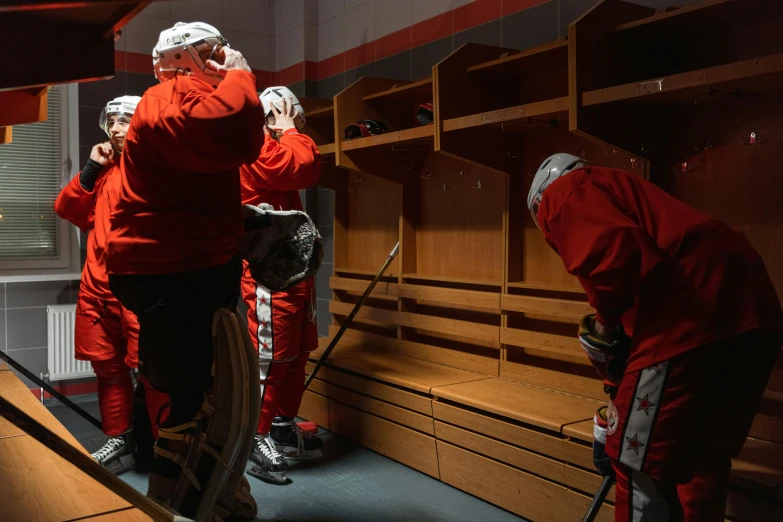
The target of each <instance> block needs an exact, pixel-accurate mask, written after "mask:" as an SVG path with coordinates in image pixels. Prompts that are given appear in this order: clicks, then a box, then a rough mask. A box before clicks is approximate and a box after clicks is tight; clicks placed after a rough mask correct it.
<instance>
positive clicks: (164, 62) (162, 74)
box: [152, 22, 231, 87]
mask: <svg viewBox="0 0 783 522" xmlns="http://www.w3.org/2000/svg"><path fill="white" fill-rule="evenodd" d="M221 46H226V47H231V46H230V45H229V44H228V41H226V39H225V38H223V35H221V34H220V31H218V30H217V29H215V28H214V27H212V26H211V25H209V24H205V23H203V22H191V23H187V24H186V23H183V22H177V23H176V24H175V25H174V27H172V28H171V29H166V30H165V31H162V32H161V33H160V37H159V38H158V43H157V45H155V48H154V49H153V50H152V66H153V68H154V70H155V77H156V78H157V79H158V80H159V81H161V82H164V81H166V80H170V79H172V78H174V77H175V76H179V75H183V76H193V77H195V78H198V79H199V80H202V81H204V82H206V83H208V84H209V85H211V86H212V87H217V84H218V83H220V82H221V81H222V80H223V77H222V76H220V75H219V74H218V73H216V72H215V71H213V70H211V69H209V68H208V67H207V60H210V59H214V56H215V54H216V51H217V50H218V49H219V48H220V47H221Z"/></svg>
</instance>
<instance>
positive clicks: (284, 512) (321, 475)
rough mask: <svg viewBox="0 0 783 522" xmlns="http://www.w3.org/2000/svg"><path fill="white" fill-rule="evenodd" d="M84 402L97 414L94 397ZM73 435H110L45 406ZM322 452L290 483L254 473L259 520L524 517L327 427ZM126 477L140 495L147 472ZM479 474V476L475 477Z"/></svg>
mask: <svg viewBox="0 0 783 522" xmlns="http://www.w3.org/2000/svg"><path fill="white" fill-rule="evenodd" d="M78 403H79V405H80V406H81V407H83V408H84V409H85V410H87V411H88V412H90V413H91V414H93V415H95V416H96V417H98V416H99V412H98V403H97V400H96V399H95V397H94V396H93V397H82V398H80V399H79V400H78ZM47 406H48V407H49V409H50V410H51V411H52V413H54V415H55V416H56V417H57V418H58V419H59V420H60V422H62V423H63V425H65V427H66V428H67V429H68V430H69V431H70V432H71V433H73V435H74V437H76V439H78V440H79V442H81V443H82V445H84V447H85V448H87V450H88V451H94V450H95V449H97V448H98V447H100V445H101V444H103V442H104V440H105V436H103V434H102V433H101V432H100V431H98V430H97V429H96V428H95V427H94V426H93V425H92V424H90V423H88V422H87V421H86V420H84V419H82V418H81V417H79V416H78V415H76V414H75V413H74V412H72V411H71V410H70V409H68V408H66V407H65V406H62V405H59V404H56V403H54V402H53V403H52V404H47ZM321 436H322V437H323V439H324V457H323V459H321V460H319V461H317V462H300V463H292V466H291V470H290V471H289V472H288V477H289V478H290V482H289V483H288V484H287V485H284V486H273V485H269V484H266V483H264V482H261V481H259V480H257V479H255V478H253V477H248V479H249V480H250V486H251V488H252V490H253V495H254V496H255V498H256V501H257V503H258V508H259V512H258V517H257V519H256V520H262V521H270V522H271V521H274V522H283V521H285V522H295V521H310V520H313V521H315V520H317V521H319V522H337V521H340V522H352V521H368V520H372V521H373V522H375V521H379V522H382V521H398V520H406V521H416V522H441V521H442V522H446V521H449V522H451V521H454V522H460V521H471V522H475V521H480V522H484V521H491V522H511V521H519V520H521V519H520V518H518V517H516V516H515V515H512V514H511V513H508V512H507V511H504V510H502V509H499V508H497V507H495V506H493V505H491V504H488V503H486V502H484V501H483V500H480V499H478V498H475V497H472V496H470V495H468V494H466V493H463V492H462V491H459V490H457V489H455V488H452V487H450V486H447V485H446V484H443V483H442V482H439V481H437V480H435V479H433V478H430V477H428V476H427V475H424V474H422V473H419V472H418V471H415V470H413V469H411V468H408V467H406V466H403V465H402V464H399V463H397V462H395V461H393V460H390V459H387V458H386V457H383V456H382V455H379V454H377V453H375V452H372V451H370V450H368V449H365V448H362V447H360V446H357V445H355V444H353V443H352V442H350V441H348V440H346V439H344V438H342V437H339V436H337V435H335V434H333V433H330V432H328V431H323V430H322V433H321ZM121 477H122V478H123V479H124V480H125V481H126V482H127V483H128V484H130V485H131V486H133V487H134V488H136V489H137V490H138V491H140V492H142V493H146V490H147V478H146V476H145V475H142V474H139V473H135V472H133V471H131V472H127V473H124V474H123V475H121ZM476 480H481V477H478V476H477V477H476Z"/></svg>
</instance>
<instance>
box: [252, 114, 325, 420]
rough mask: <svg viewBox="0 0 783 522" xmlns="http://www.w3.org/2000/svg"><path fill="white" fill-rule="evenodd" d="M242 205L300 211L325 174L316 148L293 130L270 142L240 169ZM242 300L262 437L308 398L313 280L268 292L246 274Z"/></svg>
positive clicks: (313, 325)
mask: <svg viewBox="0 0 783 522" xmlns="http://www.w3.org/2000/svg"><path fill="white" fill-rule="evenodd" d="M240 174H241V182H242V202H243V203H245V204H250V205H260V204H261V203H268V204H270V205H272V207H274V209H275V210H302V202H301V200H300V198H299V193H298V191H299V190H303V189H306V188H309V187H312V186H314V185H315V184H316V183H317V182H318V178H319V176H320V174H321V159H320V154H319V153H318V147H317V146H316V145H315V142H314V141H313V140H312V138H310V137H309V136H307V135H305V134H300V133H299V132H298V131H296V130H295V129H290V130H288V131H286V132H285V133H284V134H283V136H282V137H281V138H280V142H279V143H278V142H277V141H275V140H273V139H268V140H267V141H266V142H265V143H264V147H263V148H262V149H261V155H260V156H259V158H258V159H257V160H256V161H255V162H254V163H252V164H248V165H245V166H243V167H242V168H241V169H240ZM242 298H243V299H244V301H245V303H246V304H247V306H248V312H247V322H248V328H249V330H250V337H251V338H252V340H253V345H254V346H255V348H256V350H257V351H258V353H259V364H260V370H261V390H262V391H261V397H262V409H261V418H260V420H259V424H258V433H259V434H267V433H269V432H270V429H271V427H272V420H273V418H274V417H275V416H283V417H295V416H296V414H297V412H298V410H299V404H300V403H301V401H302V394H303V393H304V373H305V365H306V363H307V358H308V354H309V353H310V352H311V351H313V350H314V349H315V348H317V347H318V329H317V326H316V323H315V296H314V285H313V279H308V280H307V281H304V282H302V283H299V284H298V285H296V286H294V287H293V288H290V289H288V290H286V291H283V292H270V291H269V290H268V289H267V288H265V287H263V286H262V285H260V284H259V283H257V282H256V281H255V280H254V279H253V278H252V277H251V276H250V272H249V271H248V270H247V263H245V270H244V272H243V275H242Z"/></svg>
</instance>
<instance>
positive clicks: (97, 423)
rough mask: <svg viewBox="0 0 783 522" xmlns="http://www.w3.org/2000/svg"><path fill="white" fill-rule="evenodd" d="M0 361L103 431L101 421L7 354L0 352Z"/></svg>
mask: <svg viewBox="0 0 783 522" xmlns="http://www.w3.org/2000/svg"><path fill="white" fill-rule="evenodd" d="M0 359H2V360H3V361H5V362H7V363H8V364H9V365H10V366H11V367H12V368H14V369H15V370H17V371H18V372H19V373H21V374H22V375H24V376H25V377H27V378H28V379H30V380H31V381H33V382H34V383H35V384H37V385H38V386H40V387H41V388H43V389H44V390H46V391H47V392H49V394H50V395H51V396H52V397H54V398H56V399H57V400H59V401H60V402H61V403H63V404H65V405H66V406H68V407H69V408H71V409H72V410H73V411H74V412H76V413H78V414H79V415H81V416H82V417H84V419H85V420H87V421H88V422H89V423H90V424H92V425H93V426H95V427H96V428H98V429H99V430H101V431H103V424H101V421H99V420H98V419H96V418H95V417H93V416H92V415H90V414H89V413H87V412H86V411H84V410H83V409H82V408H80V407H79V406H77V405H76V404H74V403H73V402H71V400H70V399H69V398H68V397H66V396H65V395H63V394H62V393H60V392H58V391H57V390H55V389H54V388H52V387H51V386H49V385H48V384H47V383H45V382H44V381H43V380H41V379H39V378H38V377H36V376H35V375H33V374H32V373H31V372H30V371H29V370H28V369H27V368H25V367H24V366H22V365H21V364H19V363H18V362H16V361H15V360H13V359H11V358H10V357H9V356H8V354H7V353H3V352H2V351H0Z"/></svg>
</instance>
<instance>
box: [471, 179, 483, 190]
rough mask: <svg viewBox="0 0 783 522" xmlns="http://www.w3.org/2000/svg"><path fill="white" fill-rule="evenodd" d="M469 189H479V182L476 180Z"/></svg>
mask: <svg viewBox="0 0 783 522" xmlns="http://www.w3.org/2000/svg"><path fill="white" fill-rule="evenodd" d="M471 188H474V189H480V188H481V180H478V181H477V182H476V184H475V185H471Z"/></svg>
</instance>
